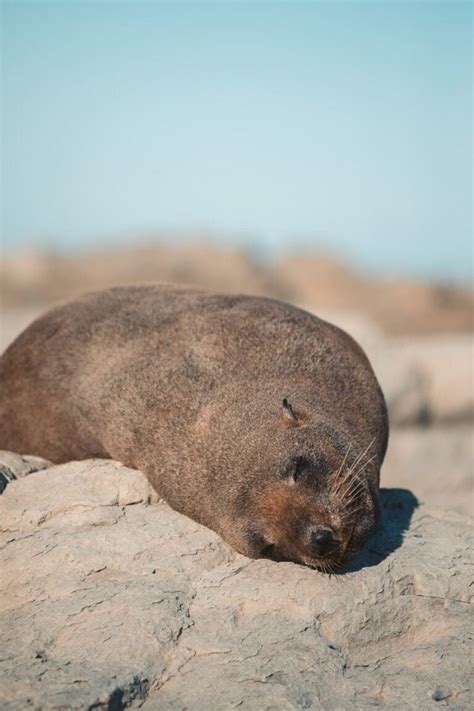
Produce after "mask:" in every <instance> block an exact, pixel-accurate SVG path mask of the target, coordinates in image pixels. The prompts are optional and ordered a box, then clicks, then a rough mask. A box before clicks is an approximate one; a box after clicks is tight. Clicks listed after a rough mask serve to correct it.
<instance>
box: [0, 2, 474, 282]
mask: <svg viewBox="0 0 474 711" xmlns="http://www.w3.org/2000/svg"><path fill="white" fill-rule="evenodd" d="M471 11H472V8H471V4H470V3H469V2H456V1H455V0H449V1H447V2H440V3H438V2H430V1H429V0H428V1H426V2H410V1H405V0H392V1H386V0H380V1H376V2H357V1H353V2H338V1H333V2H318V1H316V0H314V1H313V2H311V1H308V2H271V1H267V2H259V1H256V0H254V1H253V2H226V1H225V0H223V1H221V2H207V3H203V2H180V1H179V0H174V2H158V1H157V2H140V1H139V0H135V1H134V2H105V1H104V2H86V1H85V0H84V1H76V0H65V1H63V2H56V3H44V2H41V1H36V2H22V1H21V0H17V1H16V2H3V3H2V12H3V17H2V36H3V42H2V60H3V62H2V72H3V81H2V93H3V96H2V99H3V101H2V105H3V125H2V142H3V151H2V173H3V175H2V178H3V187H2V198H3V200H2V203H3V211H2V223H3V224H2V227H3V237H2V243H3V245H5V246H6V247H7V248H16V247H24V246H29V245H32V244H45V245H60V246H62V247H68V246H80V245H81V246H82V245H86V246H87V245H91V244H95V243H97V242H98V241H99V242H102V241H104V240H110V239H111V236H112V235H116V234H126V233H130V232H133V233H138V232H140V231H152V230H170V229H171V230H187V229H191V230H201V231H202V230H211V231H212V232H214V233H216V234H219V233H222V234H224V233H227V234H229V235H230V237H227V241H232V240H237V241H238V240H239V239H240V240H243V241H246V242H252V243H254V244H256V245H258V247H259V248H260V249H261V250H263V251H264V253H266V254H268V255H270V256H273V255H274V254H276V253H278V252H279V251H280V250H281V249H282V248H284V249H291V248H293V247H295V246H301V245H307V246H308V247H311V248H317V247H318V246H320V245H325V246H327V247H330V248H332V249H334V250H336V251H340V252H342V254H343V255H346V256H347V258H348V259H351V260H355V262H356V263H357V264H359V265H361V266H362V267H365V268H368V269H380V270H382V271H384V272H387V271H388V272H397V273H410V274H421V275H424V276H431V275H435V276H437V277H442V278H447V279H452V278H463V279H466V278H468V277H469V272H470V269H471V266H472V247H471V237H472V234H471V232H472V208H471V199H472V195H471V189H472V179H471V162H472V105H471V94H472V56H471V51H472V24H471Z"/></svg>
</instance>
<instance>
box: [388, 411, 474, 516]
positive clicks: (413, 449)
mask: <svg viewBox="0 0 474 711" xmlns="http://www.w3.org/2000/svg"><path fill="white" fill-rule="evenodd" d="M473 447H474V444H473V435H472V427H470V426H469V425H459V426H457V427H452V426H450V425H439V426H434V427H426V428H423V427H416V428H415V427H409V428H396V429H395V428H393V429H392V431H391V433H390V442H389V447H388V451H387V457H386V459H385V462H384V464H383V467H382V474H381V480H382V485H383V486H401V487H406V488H407V489H411V490H412V491H413V493H414V494H415V496H417V498H418V499H419V500H420V501H421V502H423V503H424V504H426V505H427V506H430V507H440V508H445V509H446V508H448V509H452V510H454V511H459V512H460V513H463V514H467V515H468V516H472V515H474V496H473V493H474V491H473V478H472V462H473V453H474V452H473Z"/></svg>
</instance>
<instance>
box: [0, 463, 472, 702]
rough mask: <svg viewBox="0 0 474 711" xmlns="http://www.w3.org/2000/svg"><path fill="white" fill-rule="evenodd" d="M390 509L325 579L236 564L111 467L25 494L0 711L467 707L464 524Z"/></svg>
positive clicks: (3, 638) (80, 467)
mask: <svg viewBox="0 0 474 711" xmlns="http://www.w3.org/2000/svg"><path fill="white" fill-rule="evenodd" d="M382 499H383V506H384V525H383V526H382V527H381V529H380V531H379V532H378V533H377V534H376V535H375V536H374V537H373V538H372V540H371V541H370V542H369V544H368V546H367V547H366V549H365V551H364V552H363V553H362V554H360V555H359V556H358V558H357V559H355V560H354V561H353V563H352V564H351V566H350V568H349V569H348V570H346V571H345V572H344V574H341V575H338V576H331V577H330V576H327V575H324V574H322V573H319V572H317V571H314V570H310V569H308V568H305V567H303V566H300V565H295V564H292V563H275V562H272V561H268V560H250V559H247V558H245V557H243V556H241V555H239V554H238V553H236V552H235V551H234V550H233V549H231V548H230V547H229V546H228V545H227V544H225V543H224V542H223V541H222V540H221V539H220V538H219V536H217V535H216V534H215V533H214V532H212V531H210V530H208V529H207V528H205V527H203V526H200V525H198V524H197V523H195V522H194V521H192V520H190V519H188V518H186V517H185V516H182V515H180V514H178V513H176V512H174V511H173V510H172V509H170V508H169V507H168V506H167V505H166V504H165V503H163V502H158V500H157V497H156V494H154V492H153V491H152V489H151V488H150V486H149V484H148V482H147V481H146V480H145V478H144V477H143V476H142V475H141V474H140V473H139V472H136V471H134V470H131V469H128V468H126V467H123V466H122V465H120V464H119V463H117V462H110V461H101V460H92V461H86V462H72V463H69V464H64V465H61V466H52V467H50V468H48V469H44V470H42V471H38V472H37V473H34V474H31V475H29V476H27V477H24V478H17V479H16V480H13V481H12V482H11V483H9V485H8V486H7V488H6V490H5V492H4V494H3V495H2V496H1V497H0V521H1V529H2V532H1V537H0V545H1V549H0V556H1V570H2V575H1V580H0V585H1V597H0V601H1V602H0V649H1V650H2V654H1V660H0V670H1V671H0V679H1V681H0V699H1V708H2V709H12V710H13V709H18V710H19V709H25V708H32V709H43V710H46V709H61V708H67V709H76V708H77V709H85V708H86V709H101V708H102V709H124V708H126V707H137V706H141V707H142V708H143V709H147V711H152V710H154V709H156V710H158V709H159V711H167V710H168V709H169V710H170V711H171V710H172V709H180V710H181V709H183V710H184V709H189V710H192V711H201V710H202V711H204V710H206V711H208V710H209V709H229V708H234V707H235V708H237V707H238V708H239V709H242V710H244V711H254V709H268V710H270V709H310V708H313V709H341V710H342V709H344V710H346V709H366V708H370V707H377V706H385V707H389V708H391V709H417V710H418V709H422V710H423V709H438V708H440V707H444V706H448V707H451V708H453V709H455V708H456V709H468V708H471V707H472V705H471V704H472V699H470V697H469V675H470V664H469V647H468V635H469V624H470V622H472V617H469V611H470V603H471V597H470V588H469V584H470V580H471V579H472V565H471V561H470V558H469V553H468V551H469V535H470V529H469V525H468V522H467V519H466V518H465V517H463V516H461V515H459V514H457V513H448V512H443V511H439V510H429V509H426V508H425V507H424V506H420V507H417V501H416V498H415V497H414V495H413V494H412V493H411V492H410V491H407V490H403V489H385V490H384V491H383V492H382Z"/></svg>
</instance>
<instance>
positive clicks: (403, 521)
mask: <svg viewBox="0 0 474 711" xmlns="http://www.w3.org/2000/svg"><path fill="white" fill-rule="evenodd" d="M380 502H381V504H382V521H381V523H380V526H379V528H378V530H377V532H376V533H375V534H374V535H373V536H372V537H371V539H370V540H369V541H368V543H367V545H366V546H365V548H364V549H363V550H362V551H361V552H360V553H359V554H358V555H357V556H356V557H355V558H354V559H353V560H352V561H351V562H350V563H349V564H348V565H347V566H346V567H345V569H344V571H342V574H344V573H353V572H355V571H357V570H361V569H362V568H370V567H371V566H373V565H378V564H379V563H380V562H381V561H382V560H385V558H387V557H388V556H389V555H390V554H391V553H393V552H394V551H396V550H397V548H400V546H401V545H402V543H403V538H404V533H405V531H407V530H408V529H409V527H410V522H411V517H412V516H413V512H414V511H415V509H416V508H417V507H418V505H419V504H418V499H417V498H416V496H415V495H414V494H413V493H412V492H411V491H409V490H408V489H380Z"/></svg>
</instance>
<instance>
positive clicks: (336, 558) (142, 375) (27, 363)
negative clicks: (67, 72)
mask: <svg viewBox="0 0 474 711" xmlns="http://www.w3.org/2000/svg"><path fill="white" fill-rule="evenodd" d="M0 392H1V396H0V449H9V450H13V451H16V452H20V453H29V454H34V455H38V456H41V457H44V458H46V459H49V460H51V461H53V462H65V461H69V460H71V459H85V458H90V457H111V458H113V459H117V460H119V461H121V462H123V463H124V464H126V465H128V466H131V467H136V468H137V469H140V470H141V471H142V472H144V473H145V475H146V476H147V477H148V479H149V480H150V482H151V484H152V485H153V486H154V488H155V489H156V491H157V492H158V493H159V495H160V496H162V497H163V498H164V499H165V500H166V501H167V502H168V503H169V504H170V505H171V506H172V507H173V508H175V509H176V510H177V511H180V512H182V513H184V514H186V515H187V516H190V517H191V518H193V519H195V520H196V521H198V522H199V523H202V524H205V525H206V526H208V527H209V528H212V529H214V530H215V531H217V533H219V534H220V535H221V536H222V537H223V538H224V539H225V540H226V541H227V542H228V543H230V544H231V545H232V546H234V548H236V549H237V550H238V551H240V552H241V553H243V554H245V555H247V556H251V557H260V556H266V557H270V558H274V559H276V560H291V561H296V562H300V563H304V564H306V565H310V566H313V567H317V568H319V569H321V570H324V571H332V570H334V569H335V568H337V567H339V566H341V565H343V564H344V563H346V562H347V561H348V560H349V559H350V558H351V557H352V556H353V555H354V554H355V553H356V552H358V551H359V550H360V549H361V547H362V546H363V544H364V543H365V541H366V540H367V538H368V536H369V535H370V534H371V533H372V532H373V530H374V528H375V527H376V525H377V521H378V517H379V511H380V505H379V494H378V490H379V472H380V467H381V465H382V461H383V458H384V455H385V450H386V447H387V439H388V421H387V411H386V406H385V402H384V398H383V395H382V392H381V390H380V387H379V385H378V383H377V380H376V378H375V375H374V373H373V371H372V368H371V366H370V364H369V361H368V360H367V358H366V356H365V355H364V353H363V351H362V350H361V348H360V347H359V346H358V345H357V344H356V343H355V342H354V340H353V339H352V338H351V337H350V336H348V335H347V334H346V333H344V332H343V331H341V330H340V329H339V328H336V327H335V326H333V325H331V324H329V323H327V322H325V321H322V320H321V319H319V318H316V317H315V316H313V315H311V314H309V313H307V312H305V311H302V310H300V309H298V308H295V307H293V306H290V305H289V304H286V303H283V302H279V301H276V300H272V299H267V298H258V297H252V296H243V295H227V294H218V293H213V292H210V291H205V290H201V289H197V288H196V289H193V288H186V287H180V286H175V285H166V284H156V285H143V286H128V287H116V288H112V289H107V290H105V291H101V292H97V293H92V294H87V295H85V296H83V297H81V298H79V299H77V300H75V301H72V302H71V303H68V304H66V305H63V306H59V307H57V308H54V309H52V310H51V311H49V313H47V314H46V315H45V316H43V317H41V318H39V319H38V320H37V321H35V322H34V323H33V324H32V325H31V326H29V327H28V328H27V329H26V331H24V332H23V333H22V334H21V335H20V336H19V337H18V338H17V340H16V341H15V342H14V343H13V344H12V345H11V346H10V347H9V348H8V349H7V351H6V352H5V353H4V355H3V356H2V358H1V359H0Z"/></svg>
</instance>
